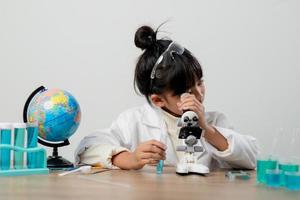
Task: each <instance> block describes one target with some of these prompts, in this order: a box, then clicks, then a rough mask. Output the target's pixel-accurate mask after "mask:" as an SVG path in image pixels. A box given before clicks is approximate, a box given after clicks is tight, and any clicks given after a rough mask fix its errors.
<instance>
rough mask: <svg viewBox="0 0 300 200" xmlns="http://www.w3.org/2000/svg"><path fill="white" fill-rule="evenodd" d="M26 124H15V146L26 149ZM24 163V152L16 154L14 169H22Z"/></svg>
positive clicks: (16, 152)
mask: <svg viewBox="0 0 300 200" xmlns="http://www.w3.org/2000/svg"><path fill="white" fill-rule="evenodd" d="M25 129H26V124H25V123H16V124H14V146H16V147H21V148H24V137H25ZM23 162H24V152H20V151H15V152H14V168H15V169H22V168H23V164H24V163H23Z"/></svg>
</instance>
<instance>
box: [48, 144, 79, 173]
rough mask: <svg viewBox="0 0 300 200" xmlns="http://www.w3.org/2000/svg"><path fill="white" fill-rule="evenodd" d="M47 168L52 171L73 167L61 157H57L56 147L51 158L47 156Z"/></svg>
mask: <svg viewBox="0 0 300 200" xmlns="http://www.w3.org/2000/svg"><path fill="white" fill-rule="evenodd" d="M47 167H48V168H50V169H51V168H52V169H55V168H73V167H74V165H73V163H71V162H70V161H68V160H67V159H64V158H63V157H61V156H58V151H57V147H54V148H53V153H52V156H48V159H47Z"/></svg>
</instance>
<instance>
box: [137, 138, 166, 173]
mask: <svg viewBox="0 0 300 200" xmlns="http://www.w3.org/2000/svg"><path fill="white" fill-rule="evenodd" d="M165 150H166V145H164V144H163V143H161V142H159V141H157V140H149V141H147V142H144V143H141V144H140V145H139V146H138V147H137V148H136V149H135V151H134V152H132V156H131V158H132V160H131V161H132V164H133V169H141V168H142V167H144V166H145V165H146V164H150V165H155V164H157V163H158V161H159V160H165V159H166V152H165Z"/></svg>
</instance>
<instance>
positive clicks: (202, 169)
mask: <svg viewBox="0 0 300 200" xmlns="http://www.w3.org/2000/svg"><path fill="white" fill-rule="evenodd" d="M176 173H177V174H180V175H187V174H189V173H196V174H202V175H205V174H208V173H209V168H208V167H206V166H204V165H202V164H198V163H197V164H196V163H179V164H177V168H176Z"/></svg>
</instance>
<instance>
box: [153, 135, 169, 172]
mask: <svg viewBox="0 0 300 200" xmlns="http://www.w3.org/2000/svg"><path fill="white" fill-rule="evenodd" d="M160 141H161V142H162V143H164V144H165V145H166V144H167V135H166V134H164V133H162V135H161V139H160ZM163 169H164V161H163V160H159V161H158V163H157V166H156V174H158V175H160V174H162V173H163Z"/></svg>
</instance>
